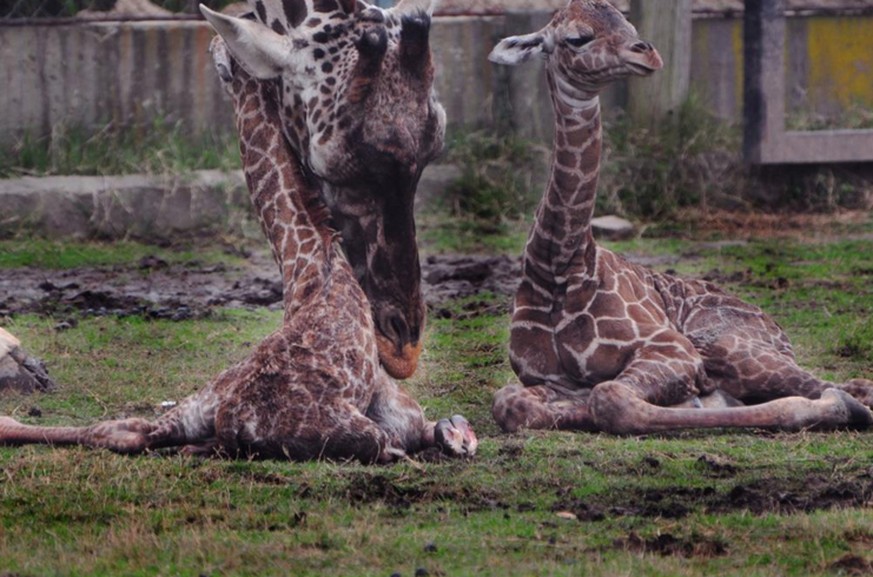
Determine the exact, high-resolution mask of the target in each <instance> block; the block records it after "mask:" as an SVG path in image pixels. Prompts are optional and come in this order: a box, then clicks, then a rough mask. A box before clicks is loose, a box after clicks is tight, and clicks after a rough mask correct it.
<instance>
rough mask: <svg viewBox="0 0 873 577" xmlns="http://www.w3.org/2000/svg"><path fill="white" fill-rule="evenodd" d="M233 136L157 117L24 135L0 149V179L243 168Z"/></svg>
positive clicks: (174, 172)
mask: <svg viewBox="0 0 873 577" xmlns="http://www.w3.org/2000/svg"><path fill="white" fill-rule="evenodd" d="M239 163H240V161H239V149H238V145H237V139H236V137H235V136H232V135H230V134H226V135H223V136H209V135H200V136H192V135H189V134H187V133H186V132H185V129H184V127H183V126H182V125H181V124H173V123H169V122H167V121H165V120H162V119H157V120H155V121H154V122H152V123H151V124H150V125H148V126H141V127H138V128H133V129H125V130H119V129H117V128H116V127H113V126H111V125H107V126H106V127H104V129H103V130H101V131H99V132H97V133H93V131H88V130H85V129H84V128H68V129H58V130H56V131H55V133H54V134H53V135H52V136H51V137H50V138H42V139H33V138H30V137H25V138H23V139H22V140H21V141H20V142H19V143H18V144H17V145H15V146H14V147H12V149H10V150H5V151H2V153H0V178H9V177H13V176H21V175H33V176H45V175H54V174H65V175H71V174H72V175H75V174H90V175H110V174H131V173H150V174H164V173H172V174H180V173H182V174H184V173H185V172H190V171H192V170H198V169H210V168H213V169H223V170H230V169H234V168H239Z"/></svg>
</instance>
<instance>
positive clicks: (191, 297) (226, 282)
mask: <svg viewBox="0 0 873 577" xmlns="http://www.w3.org/2000/svg"><path fill="white" fill-rule="evenodd" d="M519 277H520V261H519V259H511V258H509V257H506V256H496V257H495V256H467V255H463V256H461V255H455V256H431V257H426V258H425V259H424V260H423V262H422V279H423V283H422V286H423V291H424V295H425V300H426V301H427V303H428V305H429V306H430V307H431V308H432V309H433V310H434V311H435V312H436V314H440V315H445V314H447V312H446V311H445V310H443V309H444V307H445V304H446V303H447V302H449V301H451V300H453V299H458V298H463V297H467V296H471V295H474V294H477V293H479V292H482V291H488V292H491V293H494V294H497V295H504V296H506V297H507V300H508V299H509V297H510V295H512V294H513V293H514V292H515V288H516V287H517V286H518V279H519ZM281 305H282V285H281V282H280V277H279V272H278V268H277V267H276V265H275V264H274V263H273V261H272V259H271V257H270V255H269V253H268V252H266V251H263V252H255V253H252V254H249V255H248V256H247V258H246V262H245V263H244V264H243V265H239V266H237V265H227V266H226V265H222V264H217V265H216V264H203V263H199V262H196V261H195V262H189V263H185V264H169V263H167V262H166V261H164V260H162V259H160V258H157V257H145V258H142V259H141V260H140V261H139V262H135V263H131V264H130V265H126V266H120V265H116V266H109V267H81V268H75V269H70V270H45V269H37V268H29V267H25V268H14V269H5V270H2V271H0V317H2V316H9V315H14V314H21V313H36V314H43V315H50V316H53V317H55V318H57V319H58V320H59V322H72V321H74V318H75V317H76V316H81V315H85V316H95V315H96V316H102V315H114V316H130V315H143V316H146V317H150V318H166V319H172V320H185V319H191V318H202V317H204V316H207V315H208V314H209V313H210V312H211V311H212V310H213V309H214V308H215V307H259V306H266V307H272V308H280V307H281ZM66 317H69V319H68V318H66Z"/></svg>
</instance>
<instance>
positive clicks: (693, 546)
mask: <svg viewBox="0 0 873 577" xmlns="http://www.w3.org/2000/svg"><path fill="white" fill-rule="evenodd" d="M613 546H614V547H615V548H618V549H625V550H627V551H633V552H636V553H654V554H657V555H663V556H668V555H673V556H678V557H686V558H690V557H718V556H721V555H726V554H727V552H728V548H727V544H726V543H725V542H724V541H722V540H721V539H709V538H706V537H700V536H695V537H692V538H684V537H683V538H680V537H676V536H674V535H673V534H671V533H661V534H660V535H658V536H657V537H652V538H651V539H643V538H642V537H640V536H639V535H637V534H636V533H634V532H631V533H630V534H629V535H628V536H627V537H626V538H624V539H617V540H616V541H615V543H613Z"/></svg>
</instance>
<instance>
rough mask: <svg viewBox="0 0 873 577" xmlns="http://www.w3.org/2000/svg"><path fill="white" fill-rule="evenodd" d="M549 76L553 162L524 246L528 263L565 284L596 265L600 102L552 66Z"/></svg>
mask: <svg viewBox="0 0 873 577" xmlns="http://www.w3.org/2000/svg"><path fill="white" fill-rule="evenodd" d="M547 78H548V82H549V89H550V90H549V92H550V94H551V99H552V107H553V109H554V113H555V139H554V144H553V154H552V166H551V174H550V177H549V183H548V187H547V189H546V192H545V194H544V195H543V198H542V200H541V201H540V204H539V207H538V208H537V213H536V221H535V223H534V226H533V229H532V230H531V233H530V236H529V238H528V242H527V246H526V247H525V257H526V258H525V266H526V267H528V266H535V267H536V268H537V269H538V270H537V274H538V275H546V276H547V277H549V278H550V279H551V280H552V281H554V282H561V281H562V279H563V278H565V277H566V276H567V275H568V274H569V273H570V272H576V273H578V272H579V270H578V267H579V266H582V267H583V268H590V267H593V263H594V259H593V249H594V239H593V236H592V234H591V217H592V215H593V213H594V200H595V194H596V190H597V177H598V174H599V170H600V152H601V125H600V101H599V99H598V97H597V96H596V95H587V94H585V93H580V92H576V91H573V90H572V89H571V88H570V87H569V86H567V85H566V84H564V83H563V82H561V81H560V78H558V79H556V78H555V76H554V75H553V74H552V72H551V70H548V72H547ZM571 266H572V267H573V270H572V271H571V270H570V268H571ZM588 272H591V273H593V271H588Z"/></svg>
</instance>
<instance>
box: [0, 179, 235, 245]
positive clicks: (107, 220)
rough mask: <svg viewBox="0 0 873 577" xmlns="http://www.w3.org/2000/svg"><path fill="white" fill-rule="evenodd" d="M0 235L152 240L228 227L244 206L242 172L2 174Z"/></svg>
mask: <svg viewBox="0 0 873 577" xmlns="http://www.w3.org/2000/svg"><path fill="white" fill-rule="evenodd" d="M0 206H2V207H3V208H2V210H0V236H11V235H14V234H16V233H17V232H19V231H22V230H26V231H27V232H28V233H29V234H37V235H41V236H46V237H49V238H121V237H125V238H135V239H141V240H149V241H159V240H165V239H172V238H179V237H180V236H184V235H188V236H190V235H195V234H203V233H209V232H217V231H222V230H225V229H226V227H227V226H228V223H229V222H230V218H231V215H232V213H233V210H235V209H247V208H248V196H247V193H246V190H245V183H244V181H243V178H242V175H241V173H236V172H234V173H223V172H219V171H200V172H196V173H193V174H190V175H185V176H174V177H160V176H143V175H128V176H113V177H100V176H51V177H24V178H15V179H8V180H0Z"/></svg>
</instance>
